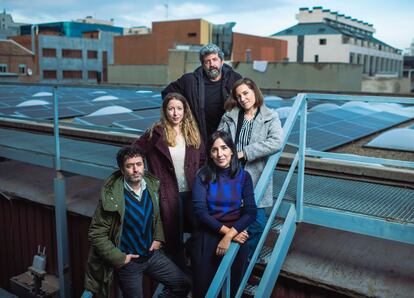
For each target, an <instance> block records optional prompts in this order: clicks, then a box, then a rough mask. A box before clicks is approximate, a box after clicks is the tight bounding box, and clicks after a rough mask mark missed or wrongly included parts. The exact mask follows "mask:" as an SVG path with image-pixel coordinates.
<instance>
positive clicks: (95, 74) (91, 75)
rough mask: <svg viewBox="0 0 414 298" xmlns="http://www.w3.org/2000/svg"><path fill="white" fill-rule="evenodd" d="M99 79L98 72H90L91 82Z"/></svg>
mask: <svg viewBox="0 0 414 298" xmlns="http://www.w3.org/2000/svg"><path fill="white" fill-rule="evenodd" d="M97 78H98V72H97V71H88V79H89V80H96V79H97Z"/></svg>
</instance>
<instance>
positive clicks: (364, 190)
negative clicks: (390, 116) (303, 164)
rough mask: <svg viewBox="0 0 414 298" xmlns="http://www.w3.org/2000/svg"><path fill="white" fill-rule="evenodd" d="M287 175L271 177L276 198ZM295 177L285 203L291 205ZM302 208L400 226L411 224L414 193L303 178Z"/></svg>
mask: <svg viewBox="0 0 414 298" xmlns="http://www.w3.org/2000/svg"><path fill="white" fill-rule="evenodd" d="M285 176H286V173H285V172H282V171H276V172H275V174H274V180H273V181H274V192H275V195H277V193H278V190H279V189H280V188H281V185H282V182H283V181H284V180H285ZM296 181H297V179H296V174H294V177H293V179H292V180H291V183H290V184H289V187H288V190H287V194H286V197H285V200H288V201H294V200H295V196H296ZM304 185H305V186H304V187H305V191H304V198H303V200H304V204H306V205H312V206H318V207H323V208H332V209H337V210H342V211H345V212H352V213H358V214H362V215H367V216H372V217H378V218H382V219H385V220H388V221H393V222H400V223H414V189H408V188H401V187H394V186H388V185H382V184H376V183H368V182H362V181H354V180H346V179H339V178H332V177H322V176H316V175H308V174H307V175H305V183H304Z"/></svg>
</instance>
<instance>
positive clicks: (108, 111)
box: [88, 106, 133, 116]
mask: <svg viewBox="0 0 414 298" xmlns="http://www.w3.org/2000/svg"><path fill="white" fill-rule="evenodd" d="M132 112H133V111H132V110H130V109H127V108H125V107H121V106H109V107H104V108H101V109H99V110H97V111H95V112H93V113H91V114H89V115H88V116H102V115H113V114H121V113H132Z"/></svg>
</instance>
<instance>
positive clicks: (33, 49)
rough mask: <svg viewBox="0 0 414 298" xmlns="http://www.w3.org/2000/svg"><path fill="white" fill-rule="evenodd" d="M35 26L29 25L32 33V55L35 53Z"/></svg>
mask: <svg viewBox="0 0 414 298" xmlns="http://www.w3.org/2000/svg"><path fill="white" fill-rule="evenodd" d="M36 27H37V26H36V25H32V27H31V34H32V52H33V55H35V54H36V42H35V28H36Z"/></svg>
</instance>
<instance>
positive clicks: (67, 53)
mask: <svg viewBox="0 0 414 298" xmlns="http://www.w3.org/2000/svg"><path fill="white" fill-rule="evenodd" d="M62 57H63V58H78V59H80V58H82V51H81V50H69V49H63V50H62Z"/></svg>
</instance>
